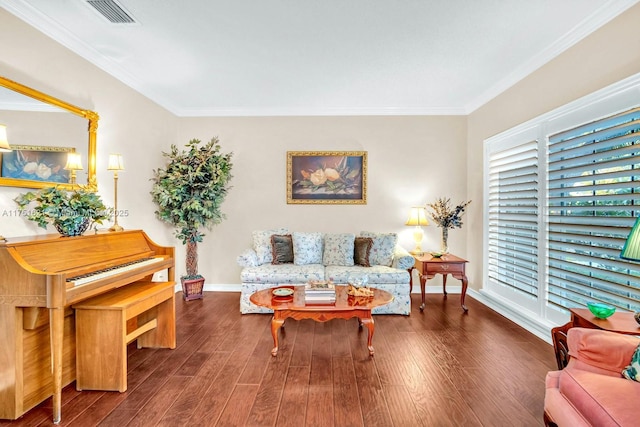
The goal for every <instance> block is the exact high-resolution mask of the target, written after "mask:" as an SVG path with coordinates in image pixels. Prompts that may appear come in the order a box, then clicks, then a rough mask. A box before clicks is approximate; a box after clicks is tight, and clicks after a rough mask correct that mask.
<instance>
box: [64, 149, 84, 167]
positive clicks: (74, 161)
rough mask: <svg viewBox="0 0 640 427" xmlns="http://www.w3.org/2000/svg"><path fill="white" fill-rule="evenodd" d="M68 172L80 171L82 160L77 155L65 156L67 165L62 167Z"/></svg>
mask: <svg viewBox="0 0 640 427" xmlns="http://www.w3.org/2000/svg"><path fill="white" fill-rule="evenodd" d="M64 168H65V170H68V171H80V170H82V169H83V168H82V160H81V158H80V154H79V153H69V154H67V164H66V165H65V166H64Z"/></svg>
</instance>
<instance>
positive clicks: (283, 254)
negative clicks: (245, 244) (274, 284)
mask: <svg viewBox="0 0 640 427" xmlns="http://www.w3.org/2000/svg"><path fill="white" fill-rule="evenodd" d="M271 246H272V247H273V251H272V257H273V261H271V264H291V263H292V262H293V239H292V238H291V234H274V235H272V236H271Z"/></svg>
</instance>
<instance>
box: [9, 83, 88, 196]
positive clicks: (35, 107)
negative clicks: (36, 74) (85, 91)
mask: <svg viewBox="0 0 640 427" xmlns="http://www.w3.org/2000/svg"><path fill="white" fill-rule="evenodd" d="M68 113H71V114H68ZM98 118H99V117H98V114H96V113H95V112H93V111H88V110H83V109H81V108H78V107H76V106H75V105H71V104H68V103H66V102H64V101H61V100H59V99H57V98H54V97H52V96H49V95H47V94H44V93H42V92H39V91H37V90H35V89H31V88H29V87H27V86H24V85H22V84H20V83H17V82H14V81H12V80H9V79H7V78H5V77H2V76H0V124H4V125H6V126H7V136H8V138H7V139H8V141H9V145H10V146H11V148H12V150H13V151H11V152H9V153H0V186H7V187H25V188H45V187H51V186H54V185H55V186H59V187H62V188H66V189H71V188H73V186H74V184H79V185H81V186H83V187H86V188H87V189H89V190H91V191H97V189H98V182H97V179H96V150H97V148H96V145H97V142H96V131H97V129H98ZM69 153H77V154H79V155H80V158H81V163H82V167H83V170H78V171H77V172H75V173H74V172H72V171H69V170H65V166H66V162H67V157H68V154H69ZM72 175H75V177H74V178H72Z"/></svg>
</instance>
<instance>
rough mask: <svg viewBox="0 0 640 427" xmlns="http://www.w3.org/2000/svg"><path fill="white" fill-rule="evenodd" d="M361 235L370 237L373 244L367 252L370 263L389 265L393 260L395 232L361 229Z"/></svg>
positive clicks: (396, 236)
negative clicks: (368, 252)
mask: <svg viewBox="0 0 640 427" xmlns="http://www.w3.org/2000/svg"><path fill="white" fill-rule="evenodd" d="M360 236H362V237H371V238H372V239H373V246H371V252H370V254H369V263H370V264H371V265H384V266H387V267H391V263H392V262H393V252H394V250H395V247H396V244H397V243H398V235H397V234H396V233H373V232H370V231H363V232H361V233H360Z"/></svg>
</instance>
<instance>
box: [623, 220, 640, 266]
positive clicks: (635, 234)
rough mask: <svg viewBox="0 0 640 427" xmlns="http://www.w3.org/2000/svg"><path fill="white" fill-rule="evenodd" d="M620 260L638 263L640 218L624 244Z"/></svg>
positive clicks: (639, 255)
mask: <svg viewBox="0 0 640 427" xmlns="http://www.w3.org/2000/svg"><path fill="white" fill-rule="evenodd" d="M620 258H623V259H628V260H631V261H640V217H638V219H636V223H635V224H634V225H633V228H632V229H631V232H630V233H629V236H628V237H627V241H626V242H625V243H624V247H623V248H622V252H621V253H620Z"/></svg>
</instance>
